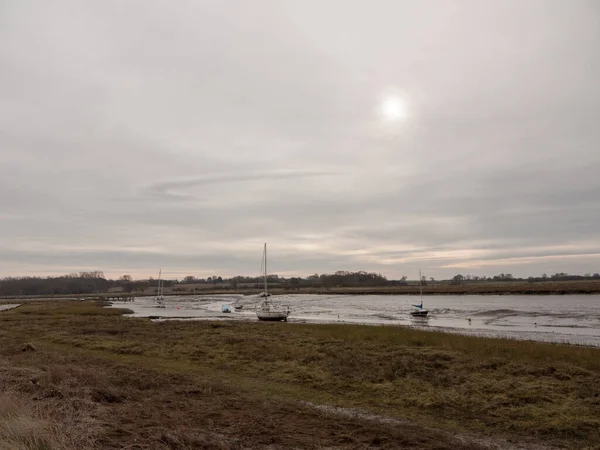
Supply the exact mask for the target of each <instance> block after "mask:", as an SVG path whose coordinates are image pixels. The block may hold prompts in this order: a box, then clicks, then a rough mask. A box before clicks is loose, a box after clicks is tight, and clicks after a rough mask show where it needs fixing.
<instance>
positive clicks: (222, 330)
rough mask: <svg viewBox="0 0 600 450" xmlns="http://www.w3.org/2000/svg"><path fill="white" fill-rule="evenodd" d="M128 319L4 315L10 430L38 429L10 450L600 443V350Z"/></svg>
mask: <svg viewBox="0 0 600 450" xmlns="http://www.w3.org/2000/svg"><path fill="white" fill-rule="evenodd" d="M122 312H123V310H118V309H106V308H102V307H100V306H99V305H98V304H96V303H94V302H47V303H39V304H35V303H32V304H25V305H22V306H21V307H19V308H17V309H13V310H10V311H4V312H2V313H0V339H1V344H2V345H1V346H0V354H1V355H2V357H3V358H2V363H1V365H0V383H1V384H2V386H4V391H3V394H2V396H3V398H2V400H3V401H2V402H0V404H2V405H3V406H2V408H0V417H2V418H3V420H4V419H6V420H8V418H10V421H18V420H21V421H23V420H25V421H29V425H30V426H28V427H25V428H23V427H21V428H19V429H18V430H16V431H15V429H14V428H12V429H11V428H10V427H8V426H7V425H3V426H2V427H0V447H6V448H17V447H18V446H17V445H16V444H15V443H19V445H21V444H23V443H28V442H29V443H32V442H33V443H37V444H36V445H37V447H35V446H34V445H33V444H32V445H29V444H27V445H29V446H27V445H24V444H23V447H24V448H41V447H43V446H44V445H45V447H44V448H90V449H94V448H123V447H126V446H135V445H137V446H138V447H140V448H156V449H167V448H187V447H193V446H196V447H202V446H204V447H205V448H267V447H269V446H270V447H269V448H273V449H276V448H289V447H294V448H320V447H329V448H341V449H343V448H369V447H377V448H390V449H391V448H421V449H432V448H438V449H450V448H452V449H461V448H465V449H466V448H549V447H552V446H553V445H558V446H564V447H567V448H583V447H590V448H591V447H595V446H598V445H600V434H599V433H598V430H599V429H600V419H598V417H600V385H599V383H598V378H599V377H600V350H598V349H591V348H578V347H573V346H567V345H551V344H540V343H533V342H518V341H511V340H502V339H484V338H475V337H468V336H460V335H450V334H444V333H435V332H425V331H420V330H414V329H407V328H403V327H364V326H357V325H313V324H291V323H288V324H285V323H271V324H269V323H267V324H266V323H256V322H255V323H246V322H238V323H233V322H225V323H216V322H164V323H153V322H151V321H149V320H147V319H129V318H124V317H122V315H121V314H122ZM4 400H6V401H4ZM9 400H10V401H9ZM6 420H5V422H4V423H5V424H6V423H8V422H6ZM10 421H9V422H10ZM11 423H12V422H11ZM15 423H17V422H15ZM11 430H12V431H11ZM423 430H428V431H427V433H423ZM430 430H431V431H430ZM516 442H518V445H517V444H515V443H516ZM11 446H12V447H11ZM186 446H187V447H186ZM494 446H495V447H494ZM536 446H537V447H536Z"/></svg>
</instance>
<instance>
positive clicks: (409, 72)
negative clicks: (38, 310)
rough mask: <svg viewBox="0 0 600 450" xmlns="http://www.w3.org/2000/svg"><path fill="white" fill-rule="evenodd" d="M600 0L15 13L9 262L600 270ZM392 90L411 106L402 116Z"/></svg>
mask: <svg viewBox="0 0 600 450" xmlns="http://www.w3.org/2000/svg"><path fill="white" fill-rule="evenodd" d="M599 20H600V7H599V6H598V5H597V4H596V3H595V2H587V1H583V0H581V1H579V0H578V1H574V2H561V1H553V0H544V1H537V0H534V1H528V2H521V1H517V0H514V1H513V0H511V1H505V2H480V1H476V0H470V1H466V0H461V1H458V2H451V3H448V2H434V3H430V2H418V1H414V2H412V1H403V2H398V1H383V0H381V1H377V2H374V3H369V4H367V3H365V2H358V1H357V2H348V1H343V2H342V1H333V0H332V1H328V2H316V1H305V2H287V1H276V2H275V1H266V0H265V1H258V2H252V5H250V4H248V5H244V4H242V3H239V4H236V6H235V8H233V7H232V6H231V4H224V3H223V2H217V1H205V2H192V1H189V2H186V1H182V2H178V3H177V5H174V4H167V3H165V2H158V1H141V0H139V1H128V2H122V1H117V0H108V1H104V2H99V3H98V2H97V3H93V4H92V3H82V2H76V1H67V0H59V1H55V2H52V3H47V4H46V3H40V2H33V1H23V0H19V1H16V0H14V1H8V2H4V3H3V5H2V6H1V7H0V67H1V68H2V70H0V98H2V102H0V146H1V149H2V150H1V151H0V168H1V175H2V176H1V177H0V205H2V207H1V208H0V235H1V236H2V240H0V276H9V275H27V274H41V275H45V274H55V273H67V272H70V271H77V270H86V269H100V270H104V271H105V273H106V274H108V275H111V276H120V275H121V274H123V273H131V274H132V275H134V276H140V277H141V276H149V275H153V274H154V273H155V272H157V271H158V268H159V267H162V268H163V272H166V273H167V275H168V276H173V277H181V276H185V275H189V274H193V275H196V276H209V275H214V274H217V275H222V276H229V275H236V274H254V273H257V272H258V271H259V270H260V255H261V246H262V243H263V242H268V243H269V248H270V252H271V253H272V256H273V257H272V269H273V270H274V271H276V272H278V273H281V274H299V275H307V274H310V273H314V272H318V273H321V272H330V271H335V270H341V269H345V270H358V269H363V270H369V271H378V272H382V273H383V274H385V275H388V276H390V277H398V276H401V275H404V274H406V275H409V276H411V275H414V274H416V273H417V272H418V268H419V267H420V268H422V270H423V271H424V272H425V273H426V274H427V275H428V276H435V277H447V276H452V275H453V274H455V273H458V272H462V273H472V274H479V275H483V274H487V275H491V274H493V273H499V272H510V273H513V274H514V275H517V276H518V275H521V276H527V275H537V274H541V273H543V272H547V273H554V272H578V273H584V272H598V271H600V256H599V255H600V231H599V230H600V228H598V226H597V224H598V223H600V200H599V199H600V195H599V194H600V175H599V173H600V152H599V149H598V143H599V142H600V127H598V123H597V122H598V117H600V85H599V84H598V82H597V80H598V79H600V48H599V47H600V45H599V43H600V27H598V23H599V22H598V21H599ZM388 98H399V99H401V100H402V102H403V104H404V105H406V117H405V118H403V120H399V121H393V120H385V118H384V117H382V115H381V112H380V108H381V104H382V102H385V100H386V99H388Z"/></svg>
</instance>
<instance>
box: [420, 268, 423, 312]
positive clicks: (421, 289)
mask: <svg viewBox="0 0 600 450" xmlns="http://www.w3.org/2000/svg"><path fill="white" fill-rule="evenodd" d="M422 279H423V277H422V276H421V269H419V295H420V296H421V308H422V307H423V286H422V284H421V280H422Z"/></svg>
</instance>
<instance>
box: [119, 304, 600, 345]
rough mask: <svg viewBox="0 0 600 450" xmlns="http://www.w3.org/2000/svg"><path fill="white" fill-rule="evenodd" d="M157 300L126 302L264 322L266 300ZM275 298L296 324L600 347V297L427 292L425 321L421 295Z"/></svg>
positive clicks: (155, 313) (147, 310)
mask: <svg viewBox="0 0 600 450" xmlns="http://www.w3.org/2000/svg"><path fill="white" fill-rule="evenodd" d="M153 300H154V299H153V298H152V297H138V298H136V299H135V301H134V302H127V303H126V304H125V305H126V307H127V308H129V309H131V310H133V311H134V314H133V316H136V317H159V318H160V320H168V319H175V318H179V319H190V320H202V319H203V320H210V319H212V320H257V319H256V314H255V308H256V307H257V305H258V304H259V303H260V299H259V298H257V297H254V296H243V295H206V296H198V297H196V299H194V298H192V297H191V296H174V297H167V298H166V299H165V305H166V307H165V308H157V307H156V305H155V304H154V301H153ZM274 300H278V301H280V302H281V303H282V304H284V305H289V306H290V307H291V309H292V314H291V315H290V318H289V321H290V322H310V323H361V324H372V325H406V326H412V327H416V328H429V329H437V330H444V331H449V332H457V333H465V334H476V335H486V336H503V337H509V338H514V339H527V340H539V341H551V342H567V343H572V344H580V345H591V346H597V347H600V295H552V296H550V295H549V296H522V295H503V296H499V295H498V296H494V295H468V296H467V295H439V296H438V295H436V296H425V297H424V306H425V307H426V308H427V309H428V310H429V317H428V318H426V319H416V318H412V317H411V316H410V315H409V312H410V311H411V310H412V307H411V304H413V303H419V301H420V300H419V298H418V297H417V296H407V295H284V296H276V297H274ZM236 302H237V303H238V304H243V305H244V307H243V309H242V310H241V311H235V312H233V313H230V314H227V313H222V312H221V305H223V304H230V305H231V304H233V303H236ZM123 305H124V304H123V303H122V302H118V303H115V304H114V306H115V307H121V306H123ZM468 319H471V321H469V320H468Z"/></svg>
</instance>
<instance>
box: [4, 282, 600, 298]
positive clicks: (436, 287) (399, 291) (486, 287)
mask: <svg viewBox="0 0 600 450" xmlns="http://www.w3.org/2000/svg"><path fill="white" fill-rule="evenodd" d="M269 292H270V293H271V294H273V295H285V294H323V295H419V286H418V285H411V284H408V285H405V286H364V287H361V286H356V287H342V286H337V287H281V286H279V287H278V286H277V285H276V284H275V283H273V285H272V286H270V287H269ZM256 293H257V289H256V288H253V287H237V288H233V287H225V286H220V285H197V284H193V285H185V284H183V285H179V286H178V288H177V289H173V288H165V292H164V295H165V296H169V295H179V296H191V295H196V296H201V295H218V294H237V295H255V294H256ZM586 294H600V280H577V281H546V282H536V283H530V282H527V281H514V282H480V283H464V284H444V283H436V284H431V283H430V284H428V285H425V286H423V295H586ZM119 295H126V296H132V297H144V296H152V295H155V293H154V292H152V289H149V290H148V289H146V290H142V291H130V292H126V291H124V290H113V292H90V293H87V294H54V295H43V294H42V295H18V294H17V295H2V296H0V301H8V300H15V299H18V300H27V299H29V300H35V299H56V300H60V299H64V300H72V299H88V300H89V299H95V300H102V299H108V298H111V297H117V296H119Z"/></svg>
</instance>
